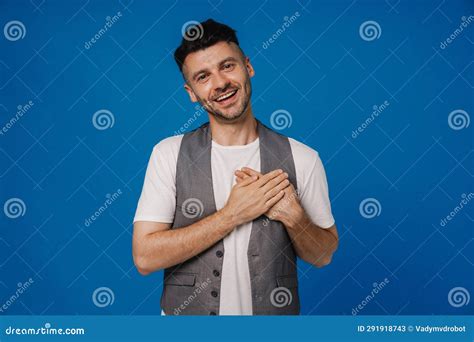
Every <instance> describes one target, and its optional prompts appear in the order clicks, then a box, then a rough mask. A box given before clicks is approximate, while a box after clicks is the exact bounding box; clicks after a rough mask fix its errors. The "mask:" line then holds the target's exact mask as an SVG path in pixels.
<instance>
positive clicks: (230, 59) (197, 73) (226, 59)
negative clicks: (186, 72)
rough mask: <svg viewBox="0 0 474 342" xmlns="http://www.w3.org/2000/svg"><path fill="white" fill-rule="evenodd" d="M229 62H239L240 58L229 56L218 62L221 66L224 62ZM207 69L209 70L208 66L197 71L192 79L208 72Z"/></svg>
mask: <svg viewBox="0 0 474 342" xmlns="http://www.w3.org/2000/svg"><path fill="white" fill-rule="evenodd" d="M227 62H238V60H237V58H235V57H227V58H224V59H223V60H222V61H220V62H219V63H218V65H219V66H222V65H223V64H225V63H227ZM206 71H208V69H206V68H205V69H201V70H198V71H196V72H195V73H193V76H192V80H196V77H197V76H198V75H199V74H201V73H203V72H206Z"/></svg>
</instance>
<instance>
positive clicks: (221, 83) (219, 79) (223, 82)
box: [213, 74, 230, 94]
mask: <svg viewBox="0 0 474 342" xmlns="http://www.w3.org/2000/svg"><path fill="white" fill-rule="evenodd" d="M213 80H214V84H213V88H214V93H216V94H220V93H222V92H223V91H224V90H226V88H227V87H229V86H230V82H229V80H228V79H227V78H226V77H225V76H223V75H220V74H217V75H216V76H215V77H214V78H213Z"/></svg>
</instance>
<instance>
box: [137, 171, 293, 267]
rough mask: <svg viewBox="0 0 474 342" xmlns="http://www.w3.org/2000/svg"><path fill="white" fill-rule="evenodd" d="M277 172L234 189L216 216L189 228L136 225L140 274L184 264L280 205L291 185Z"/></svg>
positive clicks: (249, 180)
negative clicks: (236, 229) (241, 226)
mask: <svg viewBox="0 0 474 342" xmlns="http://www.w3.org/2000/svg"><path fill="white" fill-rule="evenodd" d="M287 177H288V175H286V174H284V173H282V171H281V170H275V171H273V172H271V173H268V174H267V175H265V177H261V178H260V179H258V180H256V178H252V177H248V179H247V180H245V181H243V182H240V183H239V184H236V185H234V187H233V188H232V191H231V193H230V195H229V199H228V200H227V203H226V205H225V206H224V208H222V209H221V210H219V211H217V212H216V213H214V214H212V215H210V216H208V217H206V218H204V219H202V220H200V221H198V222H196V223H193V224H191V225H189V226H187V227H182V228H179V229H170V227H171V225H170V224H169V223H157V222H136V223H135V225H134V232H133V258H134V262H135V265H136V266H137V269H138V271H139V272H140V273H141V274H144V275H146V274H149V273H151V272H155V271H157V270H159V269H163V268H167V267H170V266H173V265H177V264H179V263H182V262H184V261H186V260H188V259H190V258H192V257H193V256H195V255H197V254H199V253H201V252H202V251H204V250H206V249H207V248H209V247H210V246H212V245H214V244H215V243H216V242H217V241H219V240H221V239H222V238H223V237H225V236H226V235H227V234H229V233H230V232H231V231H232V230H233V229H234V228H235V227H236V226H238V225H240V224H243V223H245V222H249V221H252V220H253V219H255V218H256V217H259V216H260V215H262V214H263V213H264V212H266V211H267V210H268V209H269V208H270V207H272V206H273V205H274V204H275V203H276V202H278V201H279V200H280V199H281V198H282V197H283V196H284V191H283V189H285V188H286V187H288V185H289V182H288V180H287V179H286V178H287Z"/></svg>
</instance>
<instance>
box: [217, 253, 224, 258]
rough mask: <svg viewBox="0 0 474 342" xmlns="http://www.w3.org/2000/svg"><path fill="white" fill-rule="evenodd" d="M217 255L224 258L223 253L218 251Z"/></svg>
mask: <svg viewBox="0 0 474 342" xmlns="http://www.w3.org/2000/svg"><path fill="white" fill-rule="evenodd" d="M216 255H217V257H218V258H222V257H223V256H224V252H222V251H217V252H216Z"/></svg>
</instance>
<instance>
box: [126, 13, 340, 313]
mask: <svg viewBox="0 0 474 342" xmlns="http://www.w3.org/2000/svg"><path fill="white" fill-rule="evenodd" d="M195 29H197V30H200V33H202V35H200V36H199V38H198V39H194V38H193V39H189V37H186V36H185V37H184V38H183V40H182V42H181V45H180V46H179V47H178V48H177V49H176V51H175V60H176V63H177V64H178V67H179V69H180V71H181V72H182V75H183V77H184V80H185V84H184V89H185V90H186V92H187V93H188V94H189V97H190V99H191V101H192V102H199V103H200V104H201V105H202V106H203V107H204V109H205V110H206V111H207V113H208V115H209V122H208V123H206V124H204V125H202V126H201V127H199V128H198V129H196V130H194V131H192V132H189V133H186V134H184V135H178V136H173V137H170V138H167V139H164V140H162V141H161V142H159V143H158V144H157V145H156V146H155V148H154V149H153V152H152V155H151V158H150V162H149V165H148V169H147V172H146V176H145V181H144V185H143V190H142V194H141V197H140V200H139V203H138V207H137V211H136V215H135V218H134V233H133V257H134V261H135V264H136V266H137V269H138V271H139V272H140V273H141V274H144V275H146V274H150V273H152V272H156V271H158V270H162V269H164V283H163V284H164V285H163V294H162V297H161V308H162V313H163V314H166V315H297V314H299V312H300V302H299V296H298V277H297V264H296V261H297V257H300V258H301V259H303V260H305V261H307V262H309V263H311V264H313V265H315V266H316V267H323V266H325V265H327V264H329V263H330V261H331V258H332V255H333V253H334V251H335V250H336V249H337V245H338V234H337V229H336V226H335V224H334V218H333V216H332V213H331V205H330V202H329V196H328V186H327V181H326V175H325V172H324V168H323V165H322V163H321V160H320V158H319V155H318V153H317V152H316V151H315V150H313V149H312V148H310V147H308V146H306V145H304V144H302V143H300V142H298V141H296V140H294V139H291V138H288V137H285V136H283V135H280V134H278V133H276V132H274V131H272V130H271V129H269V128H268V127H266V126H264V125H263V124H262V123H260V121H258V120H257V119H256V118H255V117H254V114H253V112H252V104H251V101H250V98H251V95H252V86H251V82H250V79H251V78H252V77H254V75H255V71H254V69H253V67H252V64H251V63H250V60H249V58H248V57H246V56H245V55H244V53H243V51H242V50H241V49H240V47H239V42H238V39H237V37H236V34H235V31H234V30H233V29H231V28H230V27H228V26H227V25H224V24H220V23H217V22H215V21H214V20H212V19H209V20H207V21H205V22H203V23H201V24H200V25H198V26H197V27H195Z"/></svg>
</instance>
